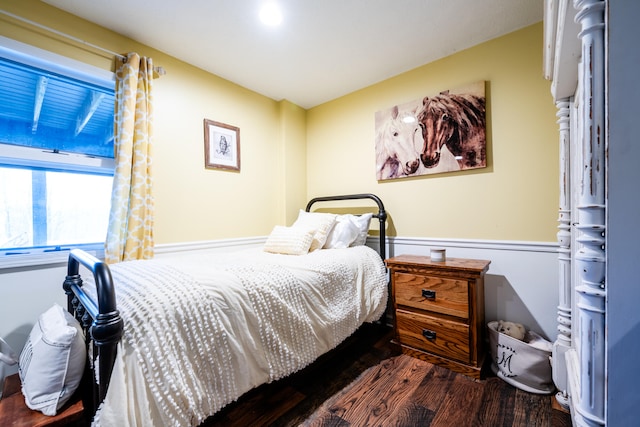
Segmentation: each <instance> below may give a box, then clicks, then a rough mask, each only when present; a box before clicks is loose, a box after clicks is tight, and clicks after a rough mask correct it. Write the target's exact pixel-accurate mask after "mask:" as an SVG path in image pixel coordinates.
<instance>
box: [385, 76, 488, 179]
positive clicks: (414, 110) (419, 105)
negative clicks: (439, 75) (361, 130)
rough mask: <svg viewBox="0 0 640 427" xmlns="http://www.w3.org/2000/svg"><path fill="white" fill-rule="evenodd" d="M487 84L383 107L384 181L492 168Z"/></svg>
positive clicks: (478, 84)
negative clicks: (489, 148) (486, 127)
mask: <svg viewBox="0 0 640 427" xmlns="http://www.w3.org/2000/svg"><path fill="white" fill-rule="evenodd" d="M485 117H486V105H485V94H484V82H478V83H475V84H473V85H470V86H467V87H465V88H461V89H458V90H446V91H442V92H440V93H439V94H438V95H435V96H425V97H422V98H421V99H419V100H416V101H413V102H409V103H406V104H402V105H396V106H393V107H392V108H390V109H388V110H383V111H378V112H376V115H375V123H376V142H375V148H376V177H377V179H378V180H379V181H380V180H387V179H396V178H406V177H411V176H420V175H427V174H435V173H443V172H452V171H459V170H466V169H476V168H483V167H486V166H487V158H486V129H485Z"/></svg>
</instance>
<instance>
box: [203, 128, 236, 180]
mask: <svg viewBox="0 0 640 427" xmlns="http://www.w3.org/2000/svg"><path fill="white" fill-rule="evenodd" d="M204 167H205V168H207V169H226V170H233V171H238V172H240V129H239V128H237V127H235V126H231V125H228V124H225V123H220V122H214V121H213V120H208V119H204Z"/></svg>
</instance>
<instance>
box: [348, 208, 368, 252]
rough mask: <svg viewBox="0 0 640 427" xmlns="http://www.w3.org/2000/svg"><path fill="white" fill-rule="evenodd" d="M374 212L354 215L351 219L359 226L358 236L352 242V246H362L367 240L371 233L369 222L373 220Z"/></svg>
mask: <svg viewBox="0 0 640 427" xmlns="http://www.w3.org/2000/svg"><path fill="white" fill-rule="evenodd" d="M372 217H373V214H371V213H367V214H362V215H360V216H358V215H352V217H351V220H352V221H353V223H354V224H355V225H356V227H358V230H359V234H358V237H356V239H355V240H354V241H353V243H351V246H362V245H364V244H365V243H366V242H367V235H368V234H369V223H370V222H371V218H372Z"/></svg>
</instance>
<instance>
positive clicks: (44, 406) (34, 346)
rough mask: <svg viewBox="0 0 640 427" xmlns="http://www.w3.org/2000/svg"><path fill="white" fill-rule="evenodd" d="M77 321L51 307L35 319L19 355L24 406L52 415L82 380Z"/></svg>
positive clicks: (81, 345)
mask: <svg viewBox="0 0 640 427" xmlns="http://www.w3.org/2000/svg"><path fill="white" fill-rule="evenodd" d="M86 357H87V355H86V349H85V343H84V334H83V333H82V329H81V328H80V324H79V323H78V321H77V320H76V319H75V318H74V317H73V316H72V315H71V314H70V313H69V312H67V311H66V310H64V309H63V308H62V307H60V306H59V305H57V304H55V305H54V306H53V307H51V308H50V309H49V310H47V311H46V312H44V313H43V314H41V315H40V317H38V321H37V322H36V324H35V325H34V326H33V329H32V330H31V333H30V334H29V338H28V339H27V343H26V344H25V346H24V348H23V349H22V352H21V353H20V362H19V365H20V369H19V373H20V380H21V381H22V393H23V394H24V397H25V402H26V404H27V406H28V407H29V408H31V409H33V410H37V411H41V412H42V413H43V414H45V415H56V413H57V411H58V410H59V409H60V408H61V407H62V406H63V405H64V404H65V403H66V402H67V401H68V400H69V398H70V397H71V395H72V394H73V393H74V392H75V391H76V389H77V388H78V386H79V385H80V380H81V379H82V373H83V371H84V364H85V361H86Z"/></svg>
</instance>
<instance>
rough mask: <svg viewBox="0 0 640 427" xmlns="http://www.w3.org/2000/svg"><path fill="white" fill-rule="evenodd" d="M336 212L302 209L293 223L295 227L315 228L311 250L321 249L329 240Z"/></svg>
mask: <svg viewBox="0 0 640 427" xmlns="http://www.w3.org/2000/svg"><path fill="white" fill-rule="evenodd" d="M336 217H337V215H336V214H330V213H320V212H306V211H303V210H302V209H300V213H299V214H298V219H296V222H294V223H293V227H302V228H304V229H309V228H311V229H313V230H315V232H314V234H313V241H312V242H311V247H310V248H309V252H312V251H315V250H316V249H321V248H322V247H323V246H324V243H325V242H326V241H327V236H328V235H329V231H331V228H333V225H334V224H335V222H336Z"/></svg>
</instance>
